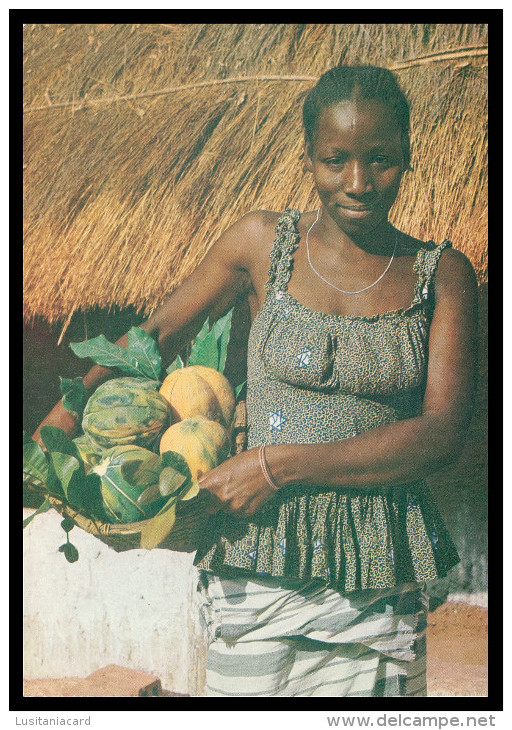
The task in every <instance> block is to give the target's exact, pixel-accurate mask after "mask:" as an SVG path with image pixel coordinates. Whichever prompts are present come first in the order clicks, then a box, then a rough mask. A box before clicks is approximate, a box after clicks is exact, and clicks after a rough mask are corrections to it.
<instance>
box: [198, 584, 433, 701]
mask: <svg viewBox="0 0 512 730" xmlns="http://www.w3.org/2000/svg"><path fill="white" fill-rule="evenodd" d="M198 596H199V607H200V616H201V620H202V623H203V625H204V628H205V630H206V633H207V639H208V643H209V647H208V655H207V668H206V683H207V690H206V694H207V696H208V697H226V696H231V697H271V696H275V697H401V696H408V697H410V696H417V697H419V696H425V695H426V637H425V632H426V623H427V621H426V618H427V608H428V598H427V596H426V594H425V592H424V590H423V586H421V585H419V584H418V583H406V584H402V585H400V586H397V587H394V588H389V589H382V590H381V589H378V590H363V591H352V592H350V593H347V594H341V593H339V592H338V591H336V590H335V589H333V588H330V587H326V585H325V583H321V582H319V581H318V580H317V579H315V580H311V581H308V582H303V581H297V580H290V579H276V578H264V577H262V578H260V577H258V576H255V577H251V579H248V578H245V577H239V576H229V577H228V576H226V577H224V576H222V577H221V576H218V575H213V574H212V573H210V572H208V571H201V572H200V580H199V585H198Z"/></svg>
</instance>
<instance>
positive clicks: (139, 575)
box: [23, 509, 206, 696]
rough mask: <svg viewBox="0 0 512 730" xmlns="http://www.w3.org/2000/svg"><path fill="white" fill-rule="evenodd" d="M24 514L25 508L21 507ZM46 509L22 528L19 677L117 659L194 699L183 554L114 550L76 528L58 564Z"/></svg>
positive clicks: (188, 578)
mask: <svg viewBox="0 0 512 730" xmlns="http://www.w3.org/2000/svg"><path fill="white" fill-rule="evenodd" d="M23 512H24V515H23V516H24V518H25V517H27V516H28V515H29V514H31V513H32V512H33V510H28V509H24V510H23ZM61 520H62V518H61V516H60V515H59V514H58V513H57V512H55V511H54V510H50V511H49V512H46V513H45V514H42V515H37V516H36V517H35V518H34V520H33V521H32V522H31V523H30V525H29V526H28V527H27V528H25V530H24V549H23V580H24V584H23V589H24V606H23V618H24V677H25V679H38V678H43V677H55V678H58V677H69V676H78V677H85V676H87V675H88V674H90V673H91V672H94V671H95V670H97V669H99V668H101V667H103V666H105V665H107V664H119V665H122V666H125V667H130V668H133V669H140V670H143V671H146V672H150V673H152V674H155V675H157V676H158V677H159V678H160V679H161V682H162V686H163V687H164V688H165V689H168V690H172V691H175V692H181V693H185V694H190V695H192V696H201V695H203V694H204V681H205V653H206V647H205V639H204V636H203V631H202V628H201V626H200V623H199V616H198V612H197V607H196V606H195V593H196V584H197V570H196V569H195V568H194V567H193V565H192V560H193V555H191V554H186V553H176V552H171V551H169V550H150V551H149V550H129V551H127V552H123V553H116V552H115V551H114V550H113V549H111V548H109V547H108V546H106V545H105V544H104V543H102V542H101V541H100V540H98V539H96V538H95V537H93V536H92V535H89V534H87V533H86V532H84V531H83V530H80V529H79V528H78V527H75V528H73V530H72V531H71V532H70V540H71V542H72V543H73V544H74V545H75V546H76V547H77V549H78V552H79V554H80V557H79V560H78V561H77V562H76V563H68V562H67V560H66V559H65V557H64V555H63V554H62V553H60V552H59V550H58V549H59V546H60V545H62V544H63V543H64V542H65V541H66V534H65V532H64V530H63V529H62V528H61V526H60V522H61Z"/></svg>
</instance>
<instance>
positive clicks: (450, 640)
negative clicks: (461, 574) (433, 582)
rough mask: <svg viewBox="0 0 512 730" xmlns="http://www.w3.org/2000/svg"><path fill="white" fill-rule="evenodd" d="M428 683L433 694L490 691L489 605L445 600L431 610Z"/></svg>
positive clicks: (482, 693)
mask: <svg viewBox="0 0 512 730" xmlns="http://www.w3.org/2000/svg"><path fill="white" fill-rule="evenodd" d="M427 647H428V648H427V686H428V694H429V696H430V697H485V696H486V695H487V609H486V608H481V607H480V606H472V605H469V604H466V603H450V602H448V603H444V604H443V605H441V606H439V608H437V609H436V610H435V611H433V612H432V613H430V614H429V618H428V627H427Z"/></svg>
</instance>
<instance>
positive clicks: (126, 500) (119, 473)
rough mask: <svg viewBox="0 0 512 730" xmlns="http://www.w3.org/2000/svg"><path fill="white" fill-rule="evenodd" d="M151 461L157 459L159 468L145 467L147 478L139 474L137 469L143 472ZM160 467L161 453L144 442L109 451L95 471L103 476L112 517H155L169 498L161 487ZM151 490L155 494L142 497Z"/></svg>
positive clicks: (107, 509)
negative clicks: (160, 490) (154, 451)
mask: <svg viewBox="0 0 512 730" xmlns="http://www.w3.org/2000/svg"><path fill="white" fill-rule="evenodd" d="M148 460H151V461H149V462H148ZM147 463H150V464H152V463H154V464H155V468H154V469H151V468H150V467H149V468H145V469H144V472H143V478H140V477H138V474H137V471H138V470H139V475H140V474H141V471H142V468H143V467H144V466H145V464H147ZM160 471H161V463H160V459H159V457H158V456H157V455H156V454H154V453H153V452H152V451H148V449H143V448H142V447H140V446H132V445H129V446H114V447H113V448H111V449H108V450H107V451H105V452H104V453H103V457H102V460H101V461H100V463H99V464H96V465H95V466H93V467H92V469H91V472H92V473H93V474H97V475H98V476H99V478H100V481H101V496H102V498H103V506H104V509H105V514H106V515H107V517H108V518H109V520H110V521H111V522H137V521H138V520H145V519H147V518H149V517H153V515H155V514H156V513H157V512H158V510H159V509H161V507H162V506H163V505H164V504H165V501H166V499H167V498H166V497H162V495H161V494H160V492H159V490H158V479H159V476H160ZM148 493H151V495H152V498H151V499H147V498H144V499H142V500H141V495H143V494H145V495H147V494H148Z"/></svg>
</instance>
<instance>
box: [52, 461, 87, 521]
mask: <svg viewBox="0 0 512 730" xmlns="http://www.w3.org/2000/svg"><path fill="white" fill-rule="evenodd" d="M50 460H51V463H52V464H53V468H54V469H55V474H56V475H57V478H58V480H59V482H60V483H61V485H62V489H63V490H64V495H65V497H66V500H67V502H69V504H71V505H73V507H77V508H79V507H81V506H82V504H81V500H80V497H79V493H80V491H81V490H80V489H79V488H78V489H77V482H76V477H75V478H74V475H75V473H76V471H77V470H78V469H80V463H79V461H78V459H76V458H75V457H74V456H69V454H62V453H61V452H60V451H52V452H51V453H50Z"/></svg>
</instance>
